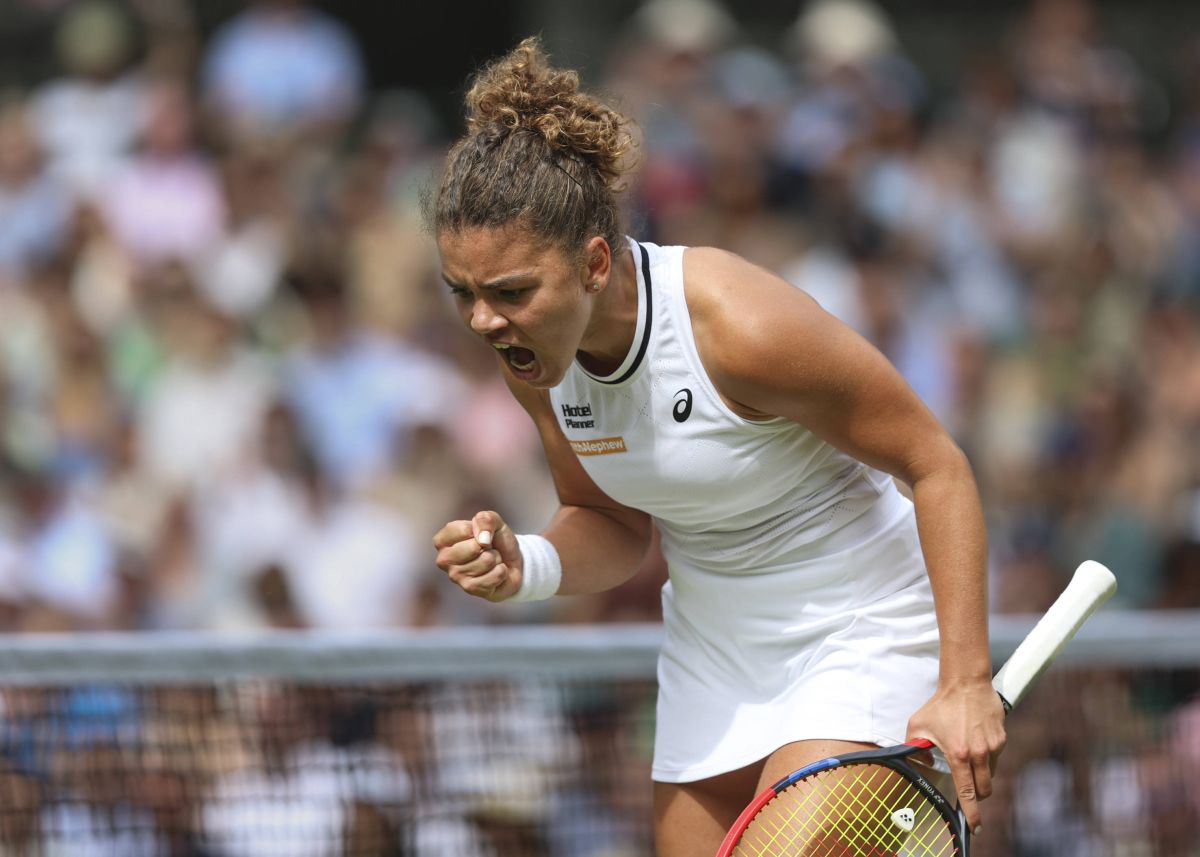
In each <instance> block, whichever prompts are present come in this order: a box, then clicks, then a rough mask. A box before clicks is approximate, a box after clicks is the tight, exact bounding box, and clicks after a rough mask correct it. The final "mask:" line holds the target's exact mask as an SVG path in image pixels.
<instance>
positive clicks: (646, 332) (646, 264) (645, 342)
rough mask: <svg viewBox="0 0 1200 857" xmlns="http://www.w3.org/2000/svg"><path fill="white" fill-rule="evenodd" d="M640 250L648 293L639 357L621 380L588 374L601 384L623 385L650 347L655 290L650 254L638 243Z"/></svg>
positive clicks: (640, 363) (644, 283) (644, 284)
mask: <svg viewBox="0 0 1200 857" xmlns="http://www.w3.org/2000/svg"><path fill="white" fill-rule="evenodd" d="M638 249H639V250H641V251H642V282H643V286H642V288H643V289H644V290H645V292H646V325H645V327H643V328H642V341H641V343H639V344H638V350H637V356H636V357H634V358H633V363H631V364H630V365H629V368H628V369H626V370H625V372H624V373H622V375H621V377H620V378H614V379H612V380H611V381H610V380H607V379H605V378H597V377H596V376H595V375H592V374H591V373H590V372H589V373H588V375H589V377H591V379H592V380H593V381H596V382H597V383H600V384H622V383H624V382H625V381H628V380H629V379H630V378H631V377H632V376H633V373H634V372H636V371H637V370H638V367H639V366H641V365H642V359H643V358H644V357H645V356H646V349H647V348H649V347H650V327H651V325H652V324H653V323H654V297H653V295H654V290H653V289H651V288H650V254H649V252H647V250H646V248H645V247H643V246H642V245H641V243H638Z"/></svg>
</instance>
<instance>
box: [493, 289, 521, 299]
mask: <svg viewBox="0 0 1200 857" xmlns="http://www.w3.org/2000/svg"><path fill="white" fill-rule="evenodd" d="M496 294H497V295H499V296H500V299H501V300H505V301H515V300H518V299H519V298H520V297H521V290H520V289H500V290H499V291H497V292H496Z"/></svg>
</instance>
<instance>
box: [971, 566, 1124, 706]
mask: <svg viewBox="0 0 1200 857" xmlns="http://www.w3.org/2000/svg"><path fill="white" fill-rule="evenodd" d="M1116 591H1117V579H1116V578H1115V577H1114V576H1113V573H1112V572H1111V571H1109V570H1108V569H1107V568H1105V567H1104V566H1103V565H1101V564H1100V563H1098V562H1096V561H1094V560H1090V559H1089V560H1087V561H1086V562H1083V563H1081V564H1080V566H1079V568H1077V569H1075V574H1074V575H1073V576H1072V577H1071V582H1070V583H1068V584H1067V588H1066V589H1064V590H1063V593H1062V594H1061V595H1059V596H1058V598H1057V600H1055V602H1054V603H1053V604H1052V605H1050V609H1049V610H1047V611H1046V613H1045V614H1044V615H1043V616H1042V618H1041V619H1039V620H1038V622H1037V624H1036V625H1034V626H1033V630H1032V631H1030V632H1029V635H1028V636H1027V637H1026V638H1025V639H1024V640H1022V641H1021V644H1020V645H1019V646H1017V648H1016V651H1014V652H1013V653H1012V657H1010V658H1009V659H1008V660H1007V661H1005V663H1004V666H1002V667H1001V668H1000V671H999V672H998V673H996V677H995V678H993V679H992V687H994V688H995V689H996V692H997V693H998V694H1000V699H1001V700H1002V701H1003V702H1004V708H1005V710H1008V709H1011V708H1012V707H1013V706H1015V705H1016V704H1017V703H1018V702H1020V701H1021V699H1022V698H1023V697H1024V696H1025V692H1026V691H1027V690H1029V687H1030V685H1032V684H1033V683H1034V681H1036V680H1037V678H1038V676H1040V675H1041V674H1042V673H1043V672H1044V671H1045V669H1046V667H1048V666H1050V663H1051V662H1052V661H1053V660H1054V659H1055V658H1056V657H1057V656H1058V653H1059V652H1061V651H1062V650H1063V647H1064V646H1066V645H1067V643H1069V642H1070V641H1071V638H1072V637H1074V636H1075V632H1076V631H1078V630H1079V627H1080V626H1081V625H1082V624H1083V623H1084V621H1085V620H1086V619H1087V618H1088V616H1091V615H1092V613H1093V612H1094V611H1095V610H1096V608H1097V607H1099V606H1100V605H1101V604H1103V603H1104V602H1105V601H1107V600H1108V599H1109V597H1111V596H1112V594H1113V593H1114V592H1116Z"/></svg>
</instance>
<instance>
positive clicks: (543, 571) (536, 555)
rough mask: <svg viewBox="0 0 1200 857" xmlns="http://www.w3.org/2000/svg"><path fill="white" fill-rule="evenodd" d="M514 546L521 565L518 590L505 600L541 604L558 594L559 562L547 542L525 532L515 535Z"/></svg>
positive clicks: (560, 576) (560, 578) (559, 581)
mask: <svg viewBox="0 0 1200 857" xmlns="http://www.w3.org/2000/svg"><path fill="white" fill-rule="evenodd" d="M517 545H518V546H520V548H521V560H522V562H523V563H524V565H523V567H522V575H521V588H520V589H518V590H517V591H516V592H514V593H513V594H512V595H510V596H509V597H508V598H507V599H505V600H506V601H544V600H545V599H547V598H550V597H551V596H553V595H554V594H555V593H556V592H558V585H559V584H560V583H561V582H562V560H561V559H559V557H558V549H557V548H555V547H554V545H553V544H552V543H551V542H550V540H549V539H547V538H545V537H543V536H538V535H529V534H527V533H517Z"/></svg>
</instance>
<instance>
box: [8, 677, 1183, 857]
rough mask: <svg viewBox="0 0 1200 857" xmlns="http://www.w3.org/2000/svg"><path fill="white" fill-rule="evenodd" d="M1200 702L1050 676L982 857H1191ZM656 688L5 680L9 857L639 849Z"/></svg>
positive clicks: (1014, 733) (1129, 680) (484, 856)
mask: <svg viewBox="0 0 1200 857" xmlns="http://www.w3.org/2000/svg"><path fill="white" fill-rule="evenodd" d="M582 673H583V670H581V671H580V673H579V674H580V675H582ZM1198 691H1200V672H1198V671H1197V670H1196V669H1186V670H1181V669H1165V668H1149V667H1147V668H1144V669H1126V668H1122V669H1094V668H1088V669H1082V668H1065V667H1064V668H1056V669H1055V670H1052V671H1051V672H1050V673H1049V674H1047V675H1046V676H1044V677H1043V679H1042V680H1041V682H1040V683H1039V684H1038V685H1037V687H1036V688H1035V689H1034V690H1033V691H1032V692H1031V693H1030V694H1029V696H1028V698H1027V699H1026V700H1025V701H1024V702H1023V703H1022V705H1021V706H1020V707H1019V708H1018V709H1017V710H1016V711H1015V712H1014V713H1013V715H1012V716H1011V717H1010V719H1009V723H1008V728H1009V746H1008V748H1007V750H1006V751H1005V754H1004V757H1003V760H1002V765H1001V771H1000V776H998V777H997V779H996V782H995V794H994V795H993V797H992V798H991V799H989V800H988V801H986V802H985V803H984V805H983V807H984V828H985V832H984V835H983V836H982V837H979V838H978V839H977V840H976V841H975V843H974V846H973V848H972V852H971V853H972V855H973V857H1107V855H1113V857H1116V855H1138V857H1185V855H1186V857H1193V855H1195V853H1196V851H1195V843H1196V842H1197V841H1198V837H1197V833H1198V831H1200V824H1198V819H1200V788H1197V786H1196V785H1195V783H1196V777H1195V774H1194V772H1195V771H1196V770H1197V767H1198V763H1200V693H1198ZM654 693H655V688H654V683H653V681H652V680H650V679H648V678H647V679H641V680H630V679H623V678H620V679H619V678H601V677H592V678H582V677H581V678H569V679H564V678H553V677H540V678H529V679H522V680H513V679H503V680H500V679H495V680H487V681H479V680H458V679H456V680H448V679H447V680H438V681H421V682H403V681H400V680H395V681H392V682H390V683H387V684H375V683H372V684H356V685H346V684H337V685H333V686H330V685H317V684H313V683H295V682H284V681H277V680H264V679H258V678H253V679H250V678H247V679H237V680H229V681H218V682H205V683H202V684H201V683H198V682H191V683H180V684H155V685H151V684H146V683H140V682H139V683H119V682H104V683H96V684H89V685H83V684H76V685H72V686H55V687H38V686H11V685H10V686H7V687H5V686H4V682H3V679H2V678H0V855H3V857H8V855H31V857H39V855H45V857H51V856H52V857H60V855H81V857H82V855H87V857H97V855H112V857H137V855H164V857H176V855H191V857H196V855H209V857H242V855H246V857H250V855H253V856H254V857H259V855H262V857H267V855H280V857H283V855H286V856H287V857H309V855H312V857H317V855H320V857H325V855H337V857H343V856H344V857H352V856H353V857H376V855H420V857H458V855H462V857H518V855H519V857H633V855H637V857H649V855H651V854H653V844H652V843H653V837H652V830H651V828H652V817H653V813H652V809H651V806H652V800H651V783H650V756H651V745H652V740H653V729H654V723H653V707H654Z"/></svg>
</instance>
